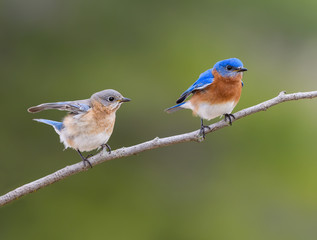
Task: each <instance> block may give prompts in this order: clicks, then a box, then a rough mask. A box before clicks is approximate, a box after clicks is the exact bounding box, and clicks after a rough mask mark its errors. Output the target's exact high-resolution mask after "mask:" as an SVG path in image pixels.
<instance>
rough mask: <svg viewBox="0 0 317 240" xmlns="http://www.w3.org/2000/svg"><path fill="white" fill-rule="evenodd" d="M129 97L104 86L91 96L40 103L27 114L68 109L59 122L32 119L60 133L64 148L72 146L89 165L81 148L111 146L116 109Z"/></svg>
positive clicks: (87, 149) (83, 149) (89, 149)
mask: <svg viewBox="0 0 317 240" xmlns="http://www.w3.org/2000/svg"><path fill="white" fill-rule="evenodd" d="M129 101H130V99H128V98H125V97H123V96H122V95H121V94H120V93H119V92H117V91H115V90H112V89H107V90H103V91H101V92H97V93H95V94H93V95H92V96H91V97H90V99H85V100H77V101H67V102H54V103H43V104H40V105H38V106H34V107H30V108H29V109H28V111H29V112H30V113H36V112H40V111H43V110H47V109H57V110H61V111H68V112H69V114H68V115H67V116H66V117H65V118H64V119H63V121H62V122H56V121H52V120H47V119H34V120H35V121H38V122H41V123H45V124H48V125H50V126H52V127H53V128H54V130H55V131H56V133H57V134H58V135H59V137H60V140H61V142H62V143H63V144H64V146H65V148H68V147H69V148H73V149H75V150H76V151H77V152H78V153H79V155H80V157H81V158H82V160H83V163H84V165H86V162H88V164H89V165H90V167H92V165H91V163H90V162H89V161H88V160H87V157H86V158H85V157H84V156H83V155H82V153H81V152H82V151H91V150H94V149H96V148H99V147H102V148H103V147H107V149H108V151H109V153H110V152H111V148H110V146H109V145H108V144H107V142H108V140H109V138H110V136H111V134H112V131H113V128H114V124H115V119H116V111H117V110H118V109H119V107H120V106H121V104H122V103H123V102H129Z"/></svg>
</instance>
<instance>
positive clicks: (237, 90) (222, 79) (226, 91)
mask: <svg viewBox="0 0 317 240" xmlns="http://www.w3.org/2000/svg"><path fill="white" fill-rule="evenodd" d="M247 70H248V69H246V68H245V67H243V63H242V62H241V60H239V59H238V58H229V59H225V60H222V61H219V62H217V63H216V64H215V65H214V66H213V67H212V68H211V69H208V70H206V71H205V72H203V73H202V74H200V76H199V78H198V79H197V81H196V82H194V83H193V84H192V85H191V86H190V87H189V88H188V89H187V90H186V91H185V92H183V93H182V94H181V96H180V97H179V98H178V99H177V101H176V103H177V105H175V106H172V107H170V108H167V109H165V111H166V112H167V113H173V112H175V111H178V110H180V109H191V110H192V112H193V114H194V115H195V116H197V115H198V116H199V117H200V119H201V125H200V132H199V134H200V135H202V136H203V138H205V129H210V128H209V126H205V125H204V122H203V120H204V119H206V120H208V121H209V120H211V119H214V118H216V117H219V116H220V117H221V116H224V117H225V121H227V120H228V121H229V124H230V125H232V120H233V119H235V117H234V115H233V114H231V112H232V110H233V109H234V107H235V106H236V105H237V103H238V102H239V99H240V96H241V90H242V87H243V85H244V84H243V81H242V77H243V72H245V71H247ZM190 95H192V96H191V98H190V99H189V100H188V101H185V100H186V99H187V98H188V97H189V96H190Z"/></svg>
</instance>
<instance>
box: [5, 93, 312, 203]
mask: <svg viewBox="0 0 317 240" xmlns="http://www.w3.org/2000/svg"><path fill="white" fill-rule="evenodd" d="M316 97H317V91H312V92H298V93H292V94H285V92H281V93H280V94H279V95H278V96H277V97H275V98H272V99H270V100H268V101H265V102H262V103H260V104H258V105H255V106H252V107H249V108H246V109H243V110H241V111H239V112H237V113H235V114H234V116H235V120H234V121H236V120H238V119H240V118H243V117H246V116H248V115H251V114H253V113H256V112H260V111H265V110H266V109H268V108H270V107H272V106H274V105H276V104H279V103H282V102H286V101H292V100H299V99H306V98H316ZM227 126H228V123H226V122H225V121H224V120H221V121H219V122H217V123H214V124H211V125H210V126H209V127H210V129H208V130H207V129H206V131H205V132H206V134H207V133H210V132H214V131H216V130H218V129H221V128H223V127H227ZM198 133H199V130H197V131H193V132H189V133H185V134H180V135H176V136H171V137H165V138H158V137H156V138H154V139H153V140H150V141H147V142H143V143H140V144H137V145H134V146H131V147H123V148H120V149H117V150H115V151H112V152H111V154H109V153H108V152H106V151H105V150H104V151H101V152H100V153H98V154H96V155H95V156H93V157H91V158H89V161H90V162H91V164H92V165H93V166H95V165H97V164H100V163H103V162H106V161H109V160H113V159H117V158H123V157H128V156H131V155H135V154H137V153H141V152H144V151H147V150H151V149H154V148H159V147H166V146H170V145H173V144H177V143H183V142H191V141H198V142H200V141H202V140H203V139H202V138H201V136H199V134H198ZM88 169H89V166H88V165H87V166H86V167H84V165H83V163H82V162H79V163H76V164H73V165H70V166H66V167H65V168H62V169H60V170H58V171H56V172H54V173H52V174H50V175H47V176H45V177H43V178H40V179H38V180H35V181H33V182H30V183H28V184H25V185H23V186H21V187H19V188H16V189H15V190H12V191H11V192H8V193H7V194H5V195H3V196H1V197H0V206H3V205H5V204H8V203H9V202H12V201H13V200H15V199H18V198H20V197H22V196H24V195H27V194H29V193H32V192H34V191H36V190H38V189H41V188H43V187H46V186H48V185H49V184H52V183H55V182H57V181H60V180H62V179H64V178H66V177H69V176H71V175H74V174H76V173H79V172H82V171H85V170H88Z"/></svg>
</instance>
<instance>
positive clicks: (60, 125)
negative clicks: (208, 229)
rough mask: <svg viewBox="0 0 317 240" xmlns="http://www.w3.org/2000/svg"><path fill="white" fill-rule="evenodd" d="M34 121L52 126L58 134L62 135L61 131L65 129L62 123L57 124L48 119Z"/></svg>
mask: <svg viewBox="0 0 317 240" xmlns="http://www.w3.org/2000/svg"><path fill="white" fill-rule="evenodd" d="M33 120H34V121H37V122H41V123H45V124H47V125H51V126H52V127H53V128H54V129H55V131H56V132H57V133H58V134H59V133H60V131H61V130H62V128H63V127H64V126H63V123H62V122H56V121H52V120H48V119H33Z"/></svg>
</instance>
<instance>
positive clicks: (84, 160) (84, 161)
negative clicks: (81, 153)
mask: <svg viewBox="0 0 317 240" xmlns="http://www.w3.org/2000/svg"><path fill="white" fill-rule="evenodd" d="M90 155H92V154H90ZM87 157H88V156H87ZM86 162H87V163H88V164H89V166H90V168H92V165H91V162H90V161H89V160H88V159H87V158H85V159H83V163H84V166H85V167H86Z"/></svg>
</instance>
